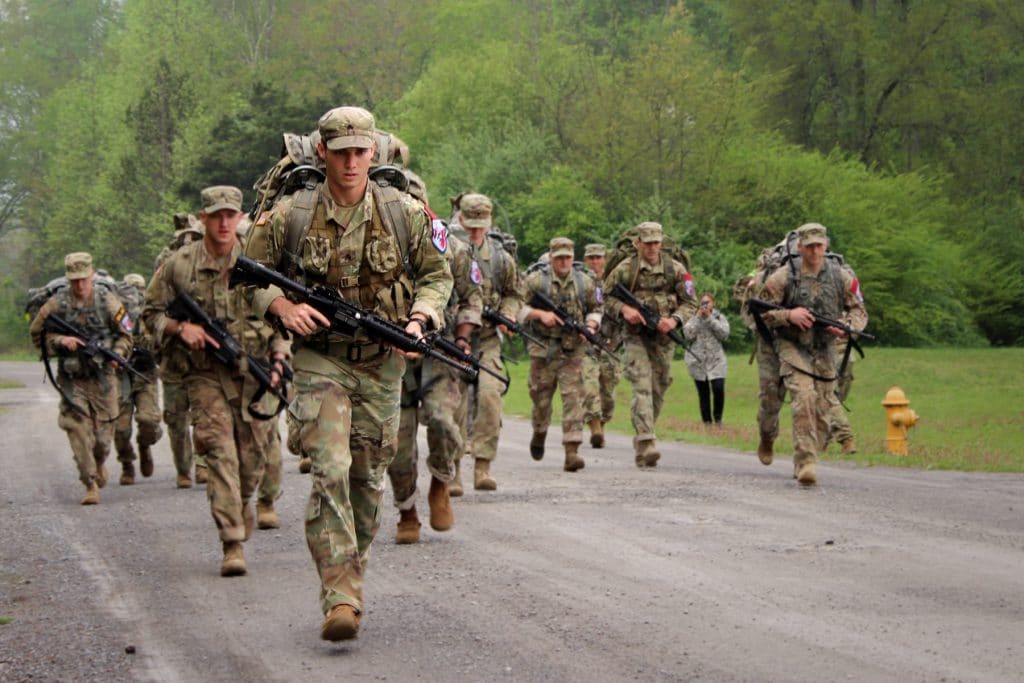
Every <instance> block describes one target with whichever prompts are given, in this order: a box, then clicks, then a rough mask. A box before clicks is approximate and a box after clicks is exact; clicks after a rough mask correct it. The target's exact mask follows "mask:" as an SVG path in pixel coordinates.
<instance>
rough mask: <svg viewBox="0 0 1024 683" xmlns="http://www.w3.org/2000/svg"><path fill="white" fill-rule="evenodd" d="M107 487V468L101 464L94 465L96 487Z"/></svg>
mask: <svg viewBox="0 0 1024 683" xmlns="http://www.w3.org/2000/svg"><path fill="white" fill-rule="evenodd" d="M106 485H107V466H106V465H105V464H103V463H97V465H96V486H99V487H100V488H103V487H104V486H106Z"/></svg>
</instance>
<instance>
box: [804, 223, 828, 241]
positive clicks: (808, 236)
mask: <svg viewBox="0 0 1024 683" xmlns="http://www.w3.org/2000/svg"><path fill="white" fill-rule="evenodd" d="M796 234H797V239H799V240H800V244H802V245H804V246H805V247H806V246H807V245H810V244H828V230H826V229H825V226H824V225H822V224H821V223H805V224H804V225H801V226H800V227H799V228H797V229H796Z"/></svg>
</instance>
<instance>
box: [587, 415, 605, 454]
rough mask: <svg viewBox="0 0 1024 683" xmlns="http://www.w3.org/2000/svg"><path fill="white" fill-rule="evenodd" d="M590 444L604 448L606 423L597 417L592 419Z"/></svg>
mask: <svg viewBox="0 0 1024 683" xmlns="http://www.w3.org/2000/svg"><path fill="white" fill-rule="evenodd" d="M590 445H591V446H593V447H594V448H604V425H603V424H602V423H601V420H600V419H598V418H596V417H595V418H594V419H593V420H591V421H590Z"/></svg>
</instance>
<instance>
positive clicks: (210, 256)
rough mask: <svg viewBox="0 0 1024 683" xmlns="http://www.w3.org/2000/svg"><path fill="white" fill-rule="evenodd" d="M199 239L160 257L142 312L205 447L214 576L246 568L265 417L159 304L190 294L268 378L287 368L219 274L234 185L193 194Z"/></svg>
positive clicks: (200, 339)
mask: <svg viewBox="0 0 1024 683" xmlns="http://www.w3.org/2000/svg"><path fill="white" fill-rule="evenodd" d="M201 197H202V203H203V210H202V212H201V213H200V214H199V220H200V221H202V223H203V225H204V226H205V231H204V235H203V239H202V240H201V241H198V242H193V243H192V244H189V245H187V246H185V247H183V248H181V249H180V250H178V251H177V252H175V253H174V255H173V256H171V257H170V259H168V261H167V262H166V263H164V264H163V266H162V267H161V268H160V271H159V272H158V273H157V274H156V275H155V276H154V277H153V281H152V282H151V283H150V285H149V289H148V290H146V302H145V307H144V308H143V319H144V320H145V322H146V324H147V325H148V326H149V328H150V330H152V332H153V335H154V337H155V338H156V339H157V341H158V343H159V344H160V346H161V348H162V349H163V353H164V354H165V355H166V356H168V357H169V358H170V362H171V363H172V364H173V365H174V367H177V368H182V369H183V371H184V377H185V388H186V391H187V393H188V401H189V405H190V406H192V408H193V410H192V416H191V417H192V421H193V424H192V427H193V430H194V436H195V440H196V444H197V446H198V447H199V448H201V449H202V450H203V451H204V452H205V453H206V464H207V468H208V469H209V474H210V476H209V480H208V481H207V488H206V496H207V498H208V499H209V501H210V512H211V514H212V516H213V520H214V523H215V524H216V525H217V530H218V533H219V535H220V539H221V542H222V544H223V550H224V557H223V561H222V562H221V567H220V573H221V576H240V575H243V574H245V572H246V564H245V555H244V553H243V551H242V543H243V542H244V541H246V540H248V539H249V536H250V535H251V534H252V527H253V524H254V521H255V520H254V518H253V511H252V506H251V503H250V499H251V498H252V496H253V493H254V492H255V491H256V487H257V485H258V484H259V481H260V478H261V477H262V476H263V464H264V463H263V457H264V454H263V452H262V450H261V448H260V443H261V439H266V438H267V436H266V435H265V433H263V432H264V431H265V430H267V429H269V428H270V423H269V422H267V421H260V420H255V419H254V418H253V417H252V416H251V415H250V414H249V413H248V412H247V411H246V406H248V405H249V399H250V398H251V397H252V396H253V395H254V393H255V391H256V389H257V387H256V386H255V382H253V381H252V380H251V378H250V376H249V375H248V374H243V371H242V369H240V368H237V367H232V368H229V367H227V366H225V365H224V364H222V363H220V362H218V361H217V360H216V359H214V358H213V356H212V355H211V354H210V353H209V351H210V349H211V348H213V346H214V345H216V343H217V342H216V340H214V339H213V337H211V336H210V334H209V333H208V332H207V330H205V329H204V328H203V327H202V326H201V325H198V324H196V323H193V322H189V321H186V320H179V319H176V318H172V317H170V316H169V315H168V314H167V312H166V309H167V306H168V305H169V304H170V303H171V301H172V300H173V299H174V298H175V296H177V295H178V294H180V293H185V294H188V295H189V296H191V297H192V298H193V299H194V300H195V302H196V303H197V304H198V305H199V307H200V308H202V309H203V310H204V311H205V312H206V313H207V314H208V315H209V316H210V317H211V318H214V319H216V320H219V321H220V322H221V323H223V325H224V326H225V327H226V328H227V331H228V332H229V333H230V334H231V335H232V336H233V337H234V338H235V339H236V340H238V341H239V342H240V343H241V344H242V346H243V347H244V349H245V351H246V352H247V353H249V354H250V355H251V356H252V357H254V358H257V359H261V360H269V361H270V362H271V366H270V367H271V372H272V375H271V377H272V379H273V380H274V381H275V382H276V381H278V380H279V379H280V377H281V376H283V375H285V374H286V373H287V365H286V363H287V358H288V354H289V346H288V342H287V341H286V340H285V339H284V338H283V337H282V336H281V335H280V334H279V333H276V332H274V330H273V329H272V328H271V327H270V326H269V325H268V324H267V323H266V322H265V321H264V320H263V318H262V316H259V317H257V316H255V315H253V314H252V313H251V311H250V310H249V306H248V304H247V303H246V301H245V300H244V298H243V297H242V293H241V292H240V291H233V290H229V289H228V278H227V273H228V271H229V270H230V269H231V266H232V265H233V264H234V262H235V260H236V259H237V258H238V256H239V254H241V251H242V247H241V245H240V244H239V242H238V237H237V234H236V232H235V228H236V226H237V224H238V222H239V220H241V218H242V211H241V209H242V191H241V190H239V189H238V188H236V187H230V186H226V185H218V186H214V187H208V188H206V189H204V190H203V191H202V193H201Z"/></svg>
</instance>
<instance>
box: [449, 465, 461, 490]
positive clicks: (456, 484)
mask: <svg viewBox="0 0 1024 683" xmlns="http://www.w3.org/2000/svg"><path fill="white" fill-rule="evenodd" d="M448 495H449V496H450V497H451V498H458V497H459V496H461V495H462V460H461V459H459V460H456V461H455V478H454V479H452V480H451V481H450V482H448Z"/></svg>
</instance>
